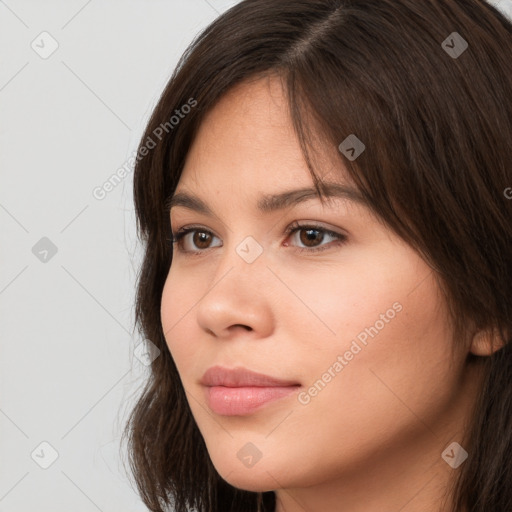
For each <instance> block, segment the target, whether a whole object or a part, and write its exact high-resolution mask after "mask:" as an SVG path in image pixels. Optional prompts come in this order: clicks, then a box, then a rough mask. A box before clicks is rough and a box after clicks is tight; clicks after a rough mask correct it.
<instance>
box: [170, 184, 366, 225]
mask: <svg viewBox="0 0 512 512" xmlns="http://www.w3.org/2000/svg"><path fill="white" fill-rule="evenodd" d="M322 188H323V195H325V196H326V197H328V198H341V199H345V200H347V201H351V202H355V203H359V204H361V205H363V206H368V202H367V201H366V200H365V199H364V198H363V196H362V195H361V194H360V192H359V191H358V190H356V189H355V188H352V187H348V186H346V185H339V184H337V183H324V184H323V185H322ZM311 199H319V195H318V193H317V191H316V190H315V189H314V188H299V189H295V190H287V191H284V192H280V193H278V194H264V195H263V196H262V197H261V198H260V199H259V201H258V210H259V211H261V212H262V213H272V212H275V211H277V210H283V209H285V208H288V207H289V206H292V205H294V204H297V203H302V202H304V201H309V200H311ZM166 206H167V209H168V210H171V208H173V207H175V206H182V207H183V208H187V209H189V210H193V211H195V212H198V213H202V214H204V215H208V216H211V217H215V214H214V213H213V211H212V210H211V209H210V207H209V206H208V205H207V204H206V203H205V202H204V201H202V200H201V199H200V198H199V197H197V196H194V195H191V194H189V193H187V192H177V193H175V194H174V195H173V196H172V197H170V198H169V199H168V200H167V202H166Z"/></svg>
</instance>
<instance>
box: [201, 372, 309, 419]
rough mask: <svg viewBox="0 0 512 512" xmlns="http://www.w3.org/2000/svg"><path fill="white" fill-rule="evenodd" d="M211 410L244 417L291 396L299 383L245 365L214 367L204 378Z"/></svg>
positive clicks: (224, 414)
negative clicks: (231, 367)
mask: <svg viewBox="0 0 512 512" xmlns="http://www.w3.org/2000/svg"><path fill="white" fill-rule="evenodd" d="M201 384H202V385H203V386H204V392H205V397H206V401H207V403H208V406H209V407H210V409H211V410H212V411H213V412H215V413H216V414H219V415H222V416H244V415H248V414H251V413H253V412H255V411H256V410H258V409H260V408H261V407H263V406H264V405H266V404H269V403H270V402H274V401H276V400H278V399H280V398H284V397H286V396H289V395H290V394H291V393H293V392H294V391H296V390H297V389H298V388H299V387H300V383H298V382H296V381H291V380H282V379H277V378H275V377H270V376H269V375H264V374H262V373H256V372H253V371H251V370H248V369H246V368H242V367H237V368H234V369H231V370H230V369H227V368H223V367H220V366H214V367H212V368H210V369H208V370H207V371H206V373H205V374H204V375H203V378H202V379H201Z"/></svg>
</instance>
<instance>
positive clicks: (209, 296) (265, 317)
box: [197, 236, 272, 337]
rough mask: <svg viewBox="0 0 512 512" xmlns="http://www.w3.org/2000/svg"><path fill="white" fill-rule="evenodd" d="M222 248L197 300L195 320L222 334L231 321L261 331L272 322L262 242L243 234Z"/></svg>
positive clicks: (206, 327)
mask: <svg viewBox="0 0 512 512" xmlns="http://www.w3.org/2000/svg"><path fill="white" fill-rule="evenodd" d="M224 249H225V250H224V251H223V252H222V254H219V255H218V256H217V258H218V260H217V265H216V268H215V273H214V276H213V277H212V282H211V285H210V286H209V290H208V291H207V292H206V293H205V294H204V295H203V297H202V298H201V299H200V301H199V304H198V308H197V320H198V322H199V324H200V326H201V327H202V328H203V329H204V330H206V331H208V332H211V333H215V334H216V335H217V336H219V337H222V336H226V335H227V333H229V332H230V330H229V327H230V326H234V325H244V326H247V327H250V328H251V330H253V331H259V333H260V335H263V333H265V332H267V330H268V329H271V324H272V321H271V319H272V314H271V306H270V303H269V301H268V300H267V299H269V298H270V297H269V296H268V295H267V294H269V293H270V291H269V289H268V287H267V286H265V285H264V281H265V279H268V278H269V277H270V276H271V272H269V270H268V269H267V268H266V259H265V257H264V250H263V246H262V244H260V243H259V242H258V241H257V240H256V239H255V238H254V237H252V236H246V237H244V238H243V239H242V240H241V241H239V242H228V244H225V246H224ZM266 274H268V276H267V275H266Z"/></svg>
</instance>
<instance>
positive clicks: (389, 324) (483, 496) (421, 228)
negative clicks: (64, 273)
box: [126, 0, 512, 512]
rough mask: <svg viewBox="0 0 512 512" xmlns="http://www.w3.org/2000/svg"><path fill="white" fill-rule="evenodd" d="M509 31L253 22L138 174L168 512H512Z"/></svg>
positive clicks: (181, 109)
mask: <svg viewBox="0 0 512 512" xmlns="http://www.w3.org/2000/svg"><path fill="white" fill-rule="evenodd" d="M510 98H512V24H511V23H510V21H509V20H507V19H506V18H505V17H504V16H503V15H502V14H501V13H500V12H499V11H497V10H496V9H495V8H493V7H492V6H491V5H489V4H487V3H485V2H482V1H478V0H429V1H419V0H378V1H377V0H375V1H369V0H313V1H311V0H307V1H306V0H283V1H279V2H275V1H274V0H246V1H243V2H241V3H240V4H238V5H236V6H235V7H233V8H232V9H231V10H229V11H228V12H226V13H225V14H223V15H222V16H220V17H219V18H218V19H217V20H215V21H214V22H213V23H212V24H211V25H210V26H209V27H208V28H207V29H206V30H205V31H204V32H203V33H202V34H201V35H200V36H199V37H198V38H197V39H196V40H195V41H194V43H193V44H192V45H191V47H190V48H189V49H188V50H187V52H186V53H185V55H184V56H183V58H182V60H181V61H180V63H179V65H178V67H177V69H176V71H175V73H174V74H173V76H172V77H171V80H170V81H169V84H168V85H167V87H166V89H165V91H164V92H163V94H162V97H161V98H160V101H159V103H158V105H157V106H156V108H155V110H154V112H153V115H152V117H151V119H150V121H149V124H148V126H147V129H146V132H145V134H144V137H143V139H142V141H141V143H140V147H139V156H140V158H138V159H137V164H136V168H135V173H134V194H135V207H136V213H137V219H138V229H139V234H140V236H141V238H142V239H143V240H144V242H145V244H146V252H145V257H144V261H143V264H142V270H141V274H140V277H139V282H138V296H137V305H136V322H137V323H138V325H139V327H140V330H141V332H142V333H143V335H144V336H145V338H147V339H148V340H150V341H151V342H152V343H153V344H154V345H156V346H157V347H158V348H159V349H160V352H161V354H160V356H159V357H158V358H156V359H155V360H154V361H153V362H152V365H151V375H150V379H149V381H148V382H147V386H146V388H145V390H144V393H143V395H142V396H141V398H140V400H139V402H138V403H137V405H136V407H135V409H134V410H133V413H132V416H131V418H130V422H129V423H128V424H127V428H126V434H127V436H128V438H129V442H130V444H129V453H130V462H131V465H132V469H133V472H134V475H135V478H136V482H137V485H138V488H139V491H140V494H141V496H142V499H143V500H144V502H145V504H146V505H147V506H148V507H149V509H150V510H153V511H162V510H164V507H165V506H170V505H172V507H173V510H176V511H178V512H185V511H186V510H189V508H190V507H193V508H194V509H195V510H197V511H200V512H203V511H215V512H217V511H218V512H229V511H233V512H235V511H236V512H239V511H242V512H246V511H247V512H249V511H257V510H259V511H263V510H265V511H277V512H285V511H286V512H295V511H317V510H322V511H324V512H330V511H341V510H342V511H343V512H359V511H363V510H364V511H366V512H373V511H382V510H395V511H398V510H407V511H408V512H416V511H418V512H420V511H422V512H423V511H425V510H432V511H434V510H435V511H442V512H445V511H453V512H454V511H457V512H458V511H466V512H484V511H485V512H488V511H490V510H492V511H495V512H497V511H499V512H505V511H510V510H512V485H511V484H512V463H511V461H510V460H511V459H510V455H511V454H512V359H511V337H510V332H511V324H512V295H511V293H510V283H511V282H512V258H511V253H510V246H511V242H512V222H511V219H512V217H511V212H512V201H511V200H510V197H511V195H512V194H510V193H507V191H510V190H511V188H510V187H512V168H511V165H510V162H511V156H510V155H511V152H510V144H511V142H510V141H511V140H512V102H511V101H510Z"/></svg>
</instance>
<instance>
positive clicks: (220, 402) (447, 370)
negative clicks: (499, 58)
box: [161, 78, 469, 500]
mask: <svg viewBox="0 0 512 512" xmlns="http://www.w3.org/2000/svg"><path fill="white" fill-rule="evenodd" d="M178 129H179V128H178ZM340 142H341V141H340ZM363 143H365V144H366V146H367V150H369V151H371V150H372V149H371V141H363ZM368 146H369V148H368ZM324 150H325V151H324V155H323V157H324V161H323V165H324V167H322V168H320V169H317V172H319V175H321V176H322V177H323V181H325V182H329V183H331V184H334V185H338V186H340V187H346V188H349V189H350V190H355V189H354V187H353V185H352V184H351V183H350V182H349V181H348V178H347V176H346V174H345V172H344V169H343V168H342V166H341V164H340V161H339V158H338V155H337V154H336V152H337V151H338V149H337V148H324ZM312 187H313V182H312V179H311V176H310V174H309V172H308V169H307V166H306V163H305V161H304V160H303V156H302V153H301V150H300V147H299V143H298V141H297V139H296V137H295V135H294V131H293V128H292V124H291V120H290V118H289V115H288V111H287V107H286V100H285V97H284V94H283V92H282V89H281V86H280V82H279V81H278V80H277V79H274V78H272V79H268V80H267V79H264V80H259V81H254V82H252V83H244V84H242V85H240V86H237V87H236V88H235V89H232V90H231V91H230V92H229V93H228V94H227V95H225V96H224V97H223V99H222V100H221V101H220V102H219V103H218V105H217V106H216V107H215V108H214V109H213V110H212V111H211V112H210V113H209V115H208V116H207V118H206V119H205V120H204V122H203V123H202V125H201V128H200V131H199V133H198V135H197V138H196V140H195V143H194V145H193V146H192V148H191V150H190V152H189V154H188V158H187V161H186V165H185V168H184V170H183V174H182V176H181V179H180V181H179V184H178V186H177V190H176V194H175V197H177V194H178V193H180V194H187V195H188V196H192V197H193V198H195V200H194V202H192V201H184V200H183V196H182V197H181V199H180V200H176V201H174V204H175V205H174V206H173V207H172V208H171V213H170V215H171V226H172V229H173V234H176V233H177V232H178V230H180V229H181V228H186V227H194V229H195V230H196V231H195V232H191V233H189V234H187V235H185V236H184V237H183V238H182V239H181V240H180V242H179V243H175V244H174V248H173V260H172V265H171V267H170V271H169V274H168V277H167V281H166V283H165V287H164V290H163V296H162V310H161V314H162V324H163V330H164V333H165V337H166V341H167V344H168V347H169V350H170V352H171V354H172V357H173V358H174V361H175V362H176V365H177V368H178V371H179V374H180V377H181V381H182V384H183V386H184V388H185V391H186V393H187V398H188V402H189V405H190V408H191V410H192V413H193V415H194V418H195V420H196V422H197V425H198V427H199V429H200V431H201V433H202V435H203V437H204V440H205V443H206V446H207V449H208V452H209V455H210V457H211V459H212V462H213V464H214V466H215V467H216V469H217V470H218V472H219V473H220V475H221V476H222V477H223V478H224V479H225V480H227V481H228V482H229V483H231V484H232V485H234V486H236V487H239V488H242V489H247V490H253V491H262V490H271V489H278V488H285V489H298V488H305V487H310V488H311V487H312V486H320V485H327V484H326V482H329V481H333V480H336V479H338V480H339V482H341V481H343V482H344V484H343V485H348V482H352V483H354V482H356V481H357V480H358V479H359V478H360V477H363V475H364V477H365V478H368V476H370V475H371V476H372V477H375V476H377V475H378V480H379V482H380V483H378V484H377V483H374V485H375V486H379V485H382V486H384V485H385V483H386V482H387V479H388V478H392V477H393V478H397V475H399V474H403V475H405V474H407V475H408V476H407V478H411V475H414V478H416V480H417V483H418V487H420V486H421V485H423V484H424V483H426V480H427V478H426V477H425V475H426V474H427V470H428V468H430V467H431V465H435V464H437V463H440V465H442V466H443V467H444V466H446V467H448V466H447V464H446V463H445V462H444V461H443V460H442V458H441V452H442V451H443V450H444V448H445V447H446V446H447V445H448V444H449V443H450V442H451V441H457V439H458V437H457V434H458V433H459V432H460V427H461V421H462V420H461V418H462V412H463V411H464V410H465V408H466V407H467V405H468V403H469V402H468V400H467V396H465V394H464V393H463V392H462V390H461V387H462V386H463V385H464V386H465V385H467V382H466V381H465V380H464V379H465V378H466V377H465V373H466V372H465V367H464V358H465V353H464V349H457V351H456V352H455V357H454V358H453V359H452V357H451V352H450V349H451V344H452V331H451V328H450V324H449V321H448V317H447V313H446V306H445V303H444V302H443V300H442V297H441V294H440V292H439V289H438V286H437V284H436V281H435V279H434V275H433V272H432V270H431V268H430V267H429V266H428V265H427V264H426V263H425V262H424V261H423V260H422V259H421V258H420V257H419V256H418V254H417V253H416V252H415V251H414V250H413V249H412V248H411V247H410V246H408V245H407V244H405V243H404V242H403V241H402V240H401V239H399V238H398V237H397V236H396V235H394V234H393V233H392V232H391V231H390V230H389V229H388V228H387V227H386V226H385V225H384V224H383V223H381V222H379V220H378V219H377V218H376V217H374V216H373V215H372V214H371V213H370V210H369V209H368V208H367V207H366V206H365V204H364V203H363V202H362V201H359V200H358V199H357V195H354V196H353V197H352V196H351V195H350V193H347V194H345V195H344V196H343V195H341V196H333V197H332V198H331V199H330V200H329V202H328V203H327V204H324V205H322V204H321V202H320V200H319V199H318V197H316V196H315V195H314V193H313V192H311V193H309V192H307V193H306V192H302V193H298V194H297V195H295V193H293V191H296V190H299V189H312ZM338 190H340V189H338ZM284 193H291V195H290V197H292V200H291V201H290V202H288V201H281V200H272V199H271V197H273V196H276V197H277V198H281V199H283V197H284V198H285V199H286V197H288V196H286V195H285V196H281V195H282V194H284ZM199 202H200V203H201V205H204V206H206V207H207V210H206V209H203V210H204V211H201V208H199V207H198V206H199ZM296 223H298V225H299V226H314V227H307V228H302V229H296V228H297V224H296ZM290 227H291V228H292V229H294V231H293V232H291V233H290V234H287V230H288V229H289V228H290ZM329 232H333V233H334V234H329ZM213 366H220V367H224V368H226V369H228V370H230V369H234V368H245V369H248V370H251V371H253V372H257V373H260V374H264V375H267V376H270V377H273V378H275V379H280V380H283V381H285V382H284V383H281V386H276V384H277V383H275V382H272V383H269V382H266V383H265V382H263V381H250V380H247V378H246V379H245V380H243V378H242V380H236V379H234V380H231V381H229V380H225V381H217V382H210V384H225V386H224V387H223V386H221V385H217V386H215V387H211V386H205V385H203V384H202V378H203V375H204V374H205V372H206V371H207V370H208V369H209V368H211V367H213ZM224 377H225V376H224ZM219 378H222V376H221V377H219ZM209 397H210V398H209ZM269 398H271V400H268V399H269ZM383 468H386V471H387V473H384V472H381V470H383ZM448 471H449V469H448ZM422 478H423V479H424V481H423V480H422ZM404 481H405V480H404ZM422 481H423V484H421V482H422ZM339 482H338V484H339ZM418 490H419V489H418ZM366 491H367V489H366ZM410 491H412V490H411V489H410ZM361 492H363V490H361ZM412 494H414V493H413V492H411V495H412ZM351 496H355V495H354V494H353V495H351ZM346 499H347V500H350V499H352V498H349V497H347V498H346Z"/></svg>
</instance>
